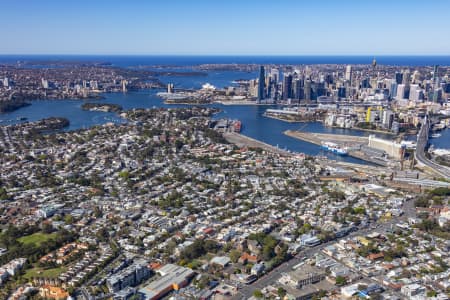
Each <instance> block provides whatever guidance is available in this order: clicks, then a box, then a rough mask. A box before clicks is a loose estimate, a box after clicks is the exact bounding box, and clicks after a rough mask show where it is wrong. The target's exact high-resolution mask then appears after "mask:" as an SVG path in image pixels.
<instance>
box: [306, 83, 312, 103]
mask: <svg viewBox="0 0 450 300" xmlns="http://www.w3.org/2000/svg"><path fill="white" fill-rule="evenodd" d="M311 92H312V90H311V79H309V78H308V79H306V81H305V100H306V101H311Z"/></svg>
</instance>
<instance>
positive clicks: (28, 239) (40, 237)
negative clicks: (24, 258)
mask: <svg viewBox="0 0 450 300" xmlns="http://www.w3.org/2000/svg"><path fill="white" fill-rule="evenodd" d="M56 235H57V234H56V233H43V232H36V233H33V234H30V235H27V236H23V237H21V238H19V239H18V241H19V242H21V243H23V244H35V245H37V246H39V245H40V244H41V243H42V242H45V241H48V240H51V239H54V238H55V237H56Z"/></svg>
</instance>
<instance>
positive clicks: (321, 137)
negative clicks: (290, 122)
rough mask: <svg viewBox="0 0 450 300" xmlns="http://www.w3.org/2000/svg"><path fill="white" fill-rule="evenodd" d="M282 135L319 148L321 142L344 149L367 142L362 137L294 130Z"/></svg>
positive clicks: (367, 139) (367, 140)
mask: <svg viewBox="0 0 450 300" xmlns="http://www.w3.org/2000/svg"><path fill="white" fill-rule="evenodd" d="M284 134H285V135H287V136H290V137H293V138H296V139H299V140H302V141H305V142H309V143H312V144H316V145H319V146H320V145H322V142H333V143H336V144H339V145H342V146H346V147H351V146H358V145H361V144H367V143H368V142H369V138H368V137H363V136H352V135H340V134H326V133H313V132H302V131H294V130H287V131H285V132H284Z"/></svg>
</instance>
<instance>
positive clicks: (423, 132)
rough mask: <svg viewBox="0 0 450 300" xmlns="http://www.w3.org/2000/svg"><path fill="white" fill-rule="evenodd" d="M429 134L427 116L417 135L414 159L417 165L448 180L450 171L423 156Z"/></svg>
mask: <svg viewBox="0 0 450 300" xmlns="http://www.w3.org/2000/svg"><path fill="white" fill-rule="evenodd" d="M429 132H430V121H429V120H428V116H426V117H425V119H424V122H423V123H422V126H421V128H420V130H419V134H417V146H416V151H415V152H414V158H415V159H416V161H417V162H418V163H419V165H422V166H426V167H428V168H430V169H431V170H432V171H434V172H435V173H436V174H439V175H440V176H442V177H444V178H445V179H450V169H449V168H448V167H445V166H442V165H439V164H437V163H435V162H434V161H432V160H430V159H428V158H427V157H426V156H425V148H426V146H427V144H428V134H429Z"/></svg>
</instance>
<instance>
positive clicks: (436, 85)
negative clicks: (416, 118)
mask: <svg viewBox="0 0 450 300" xmlns="http://www.w3.org/2000/svg"><path fill="white" fill-rule="evenodd" d="M439 93H442V92H441V91H439V66H438V65H435V66H434V70H433V102H438V101H439V98H440V97H439Z"/></svg>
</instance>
